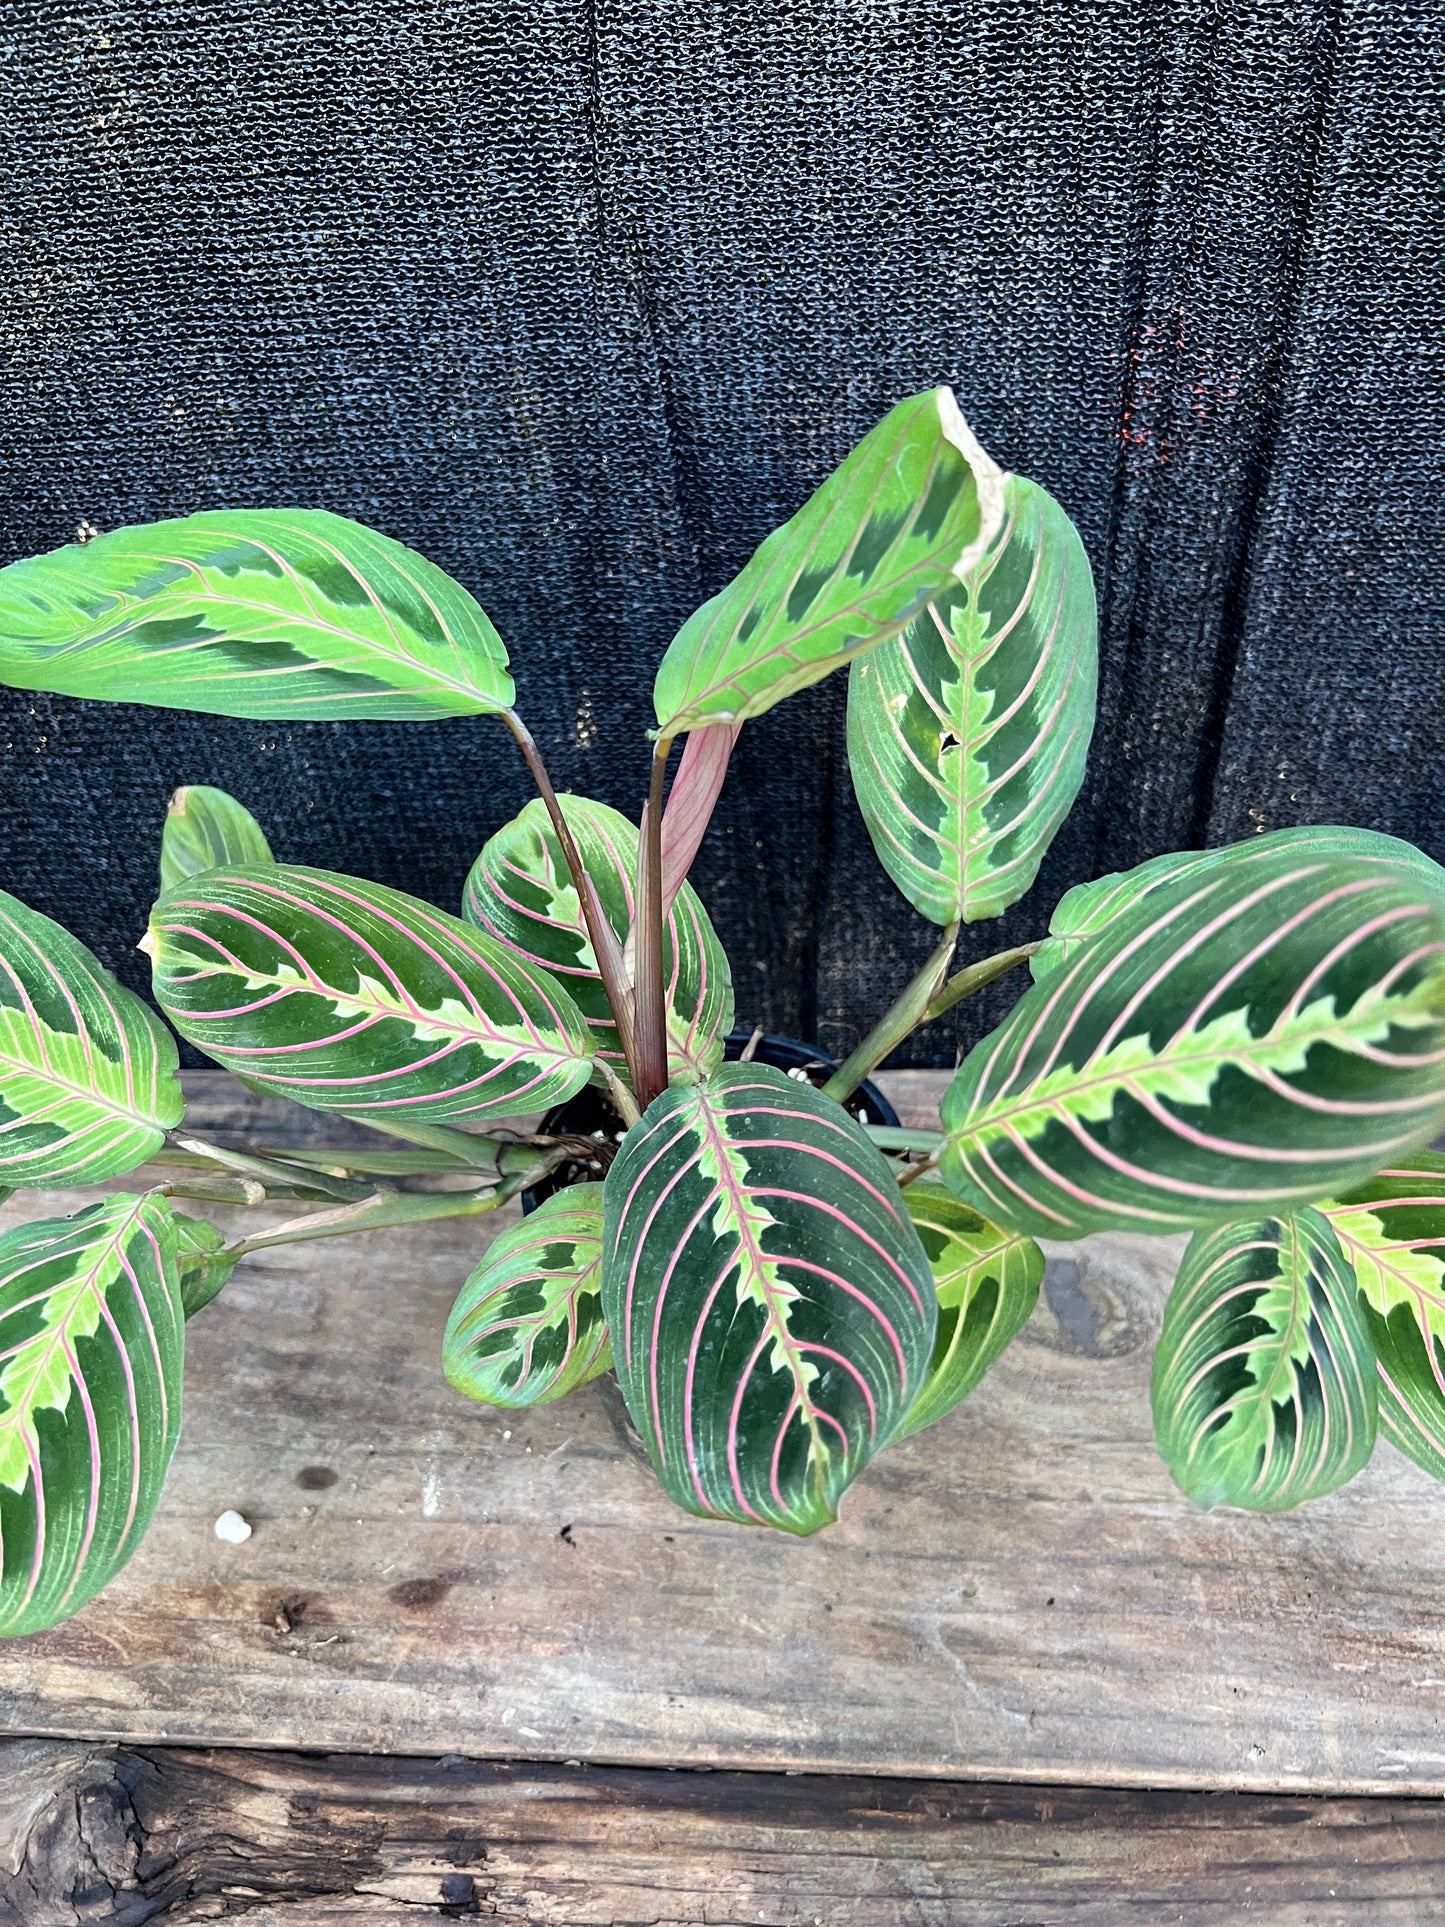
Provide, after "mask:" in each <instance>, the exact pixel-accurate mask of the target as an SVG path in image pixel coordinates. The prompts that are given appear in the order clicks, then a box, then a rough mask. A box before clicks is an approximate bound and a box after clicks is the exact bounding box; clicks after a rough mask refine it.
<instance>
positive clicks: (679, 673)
mask: <svg viewBox="0 0 1445 1927" xmlns="http://www.w3.org/2000/svg"><path fill="white" fill-rule="evenodd" d="M1002 499H1003V474H1002V471H1001V470H999V469H998V468H997V467H996V466H995V465H994V463H993V462H991V461H990V460H989V458H988V456H987V455H985V453H984V452H983V450H982V449H981V448H980V447H979V445H978V443H977V442H976V441H975V440H974V437H973V435H972V434H971V433H970V431H969V429H968V427H967V425H966V424H965V422H964V420H963V417H962V416H961V415H960V414H959V412H958V404H957V402H955V400H954V398H953V391H952V390H951V389H949V388H933V389H929V390H928V391H927V392H926V393H924V394H922V395H914V396H912V397H911V398H910V399H909V400H908V401H905V402H900V403H899V404H898V406H897V407H896V408H894V409H892V410H891V411H890V412H889V413H888V414H887V415H885V416H884V418H883V420H882V421H881V422H879V424H878V426H877V427H876V428H875V429H874V430H873V431H872V433H871V434H869V435H867V436H865V437H864V439H863V440H862V441H861V442H860V443H859V444H858V446H857V447H856V448H855V449H854V450H853V452H852V454H851V455H849V456H848V458H847V460H846V461H845V462H844V463H843V464H842V466H841V467H840V468H838V469H836V470H835V471H834V473H833V474H832V475H830V476H829V478H828V480H827V481H826V482H824V484H823V486H822V487H821V488H820V489H819V490H818V491H817V492H816V494H814V495H813V496H812V497H811V498H810V499H809V500H808V501H807V502H805V503H804V505H803V507H802V508H801V509H799V511H798V513H797V514H796V515H795V516H794V517H793V518H792V520H791V521H790V522H786V523H785V524H784V525H783V527H782V528H780V529H776V530H774V532H773V533H772V534H771V535H770V536H769V537H768V539H767V540H766V541H765V542H764V543H763V544H762V546H761V548H759V549H758V551H757V553H756V554H755V555H754V556H753V559H752V560H751V562H749V563H748V565H747V566H746V568H745V569H744V570H743V572H742V574H741V575H739V576H737V577H735V578H734V580H733V581H732V582H731V583H729V585H728V586H727V588H726V589H724V590H723V591H722V593H721V595H716V596H714V597H713V598H712V600H711V601H710V602H705V603H704V604H703V606H702V607H701V608H700V609H699V610H698V611H697V612H696V614H695V615H693V616H690V617H689V619H688V620H687V621H686V622H685V623H684V624H683V626H682V628H681V629H680V630H679V631H678V633H677V635H676V636H675V637H674V638H673V641H672V644H671V646H670V647H669V649H668V651H667V654H666V655H665V656H664V657H663V659H662V665H661V667H660V668H659V670H658V672H657V683H656V686H655V689H654V692H653V699H654V702H655V704H656V707H657V720H658V723H659V725H660V726H661V727H660V733H661V734H662V735H664V736H675V735H677V734H678V732H679V731H681V730H690V729H700V728H702V727H704V726H705V725H707V724H708V723H742V722H746V721H747V719H748V718H749V717H750V716H761V715H762V714H763V712H764V711H765V710H768V709H771V708H772V706H773V704H774V703H778V702H781V701H782V700H783V698H784V697H785V696H791V695H792V694H793V692H794V691H795V690H798V689H806V688H807V686H808V685H809V683H814V682H817V681H819V680H820V678H822V677H823V676H826V675H828V674H829V673H830V672H831V671H832V670H834V669H838V668H840V667H841V666H842V665H843V664H844V663H845V662H849V661H851V660H852V658H853V657H854V656H858V655H861V654H862V653H863V651H864V650H865V649H872V648H874V647H875V646H876V645H877V644H878V643H880V642H885V641H887V639H888V637H889V636H892V635H896V634H897V633H898V631H899V630H900V629H901V628H903V627H904V625H905V624H906V623H908V622H911V621H912V619H913V618H914V616H916V615H917V614H918V612H919V610H920V609H922V607H923V606H924V604H925V603H926V602H928V601H929V600H930V598H932V597H933V596H936V595H937V594H938V593H939V591H940V590H942V589H944V588H946V587H947V586H948V585H949V584H950V583H951V582H953V581H954V580H955V579H956V578H959V577H961V576H962V575H963V574H964V572H965V571H966V570H967V569H968V568H969V567H970V566H971V565H972V563H973V562H974V561H975V560H976V559H977V557H978V556H980V555H982V554H983V552H984V550H985V549H986V548H987V547H988V545H989V543H990V542H992V540H993V539H994V536H995V535H996V533H997V531H998V528H999V525H1000V522H1001V521H1002V513H1003V511H1002Z"/></svg>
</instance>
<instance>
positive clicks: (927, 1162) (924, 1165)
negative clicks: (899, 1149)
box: [898, 1157, 939, 1191]
mask: <svg viewBox="0 0 1445 1927" xmlns="http://www.w3.org/2000/svg"><path fill="white" fill-rule="evenodd" d="M938 1162H939V1161H938V1158H936V1157H929V1158H924V1159H923V1160H922V1161H921V1162H920V1163H918V1164H910V1165H909V1167H908V1169H907V1170H906V1171H900V1172H899V1174H898V1189H899V1190H900V1191H903V1190H906V1189H907V1187H908V1186H909V1185H910V1184H912V1183H913V1181H914V1179H915V1178H921V1177H924V1176H926V1175H927V1173H928V1172H930V1171H936V1170H937V1169H938Z"/></svg>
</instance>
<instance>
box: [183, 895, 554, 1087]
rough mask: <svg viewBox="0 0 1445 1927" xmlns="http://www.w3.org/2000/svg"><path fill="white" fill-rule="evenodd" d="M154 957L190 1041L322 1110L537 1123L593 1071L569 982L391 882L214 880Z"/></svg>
mask: <svg viewBox="0 0 1445 1927" xmlns="http://www.w3.org/2000/svg"><path fill="white" fill-rule="evenodd" d="M145 947H146V948H147V949H148V950H149V952H150V956H151V962H152V968H153V972H154V983H155V993H156V1000H157V1002H158V1003H159V1004H160V1006H161V1008H162V1009H163V1010H164V1011H165V1012H166V1014H167V1016H168V1017H169V1018H170V1019H171V1021H172V1023H173V1024H174V1025H175V1026H176V1029H177V1030H179V1031H180V1033H181V1035H182V1036H183V1037H186V1038H188V1039H189V1040H190V1042H191V1043H193V1044H195V1045H197V1046H198V1047H199V1048H200V1049H201V1050H203V1051H206V1052H207V1053H208V1054H209V1055H210V1056H212V1057H214V1058H215V1059H216V1061H217V1062H218V1063H220V1064H223V1065H224V1066H225V1067H226V1069H227V1070H230V1071H235V1072H237V1073H238V1074H239V1075H243V1076H245V1077H246V1078H247V1079H248V1080H249V1081H250V1082H251V1083H252V1084H253V1085H254V1086H255V1087H256V1088H257V1089H260V1090H265V1091H270V1092H273V1093H275V1094H278V1095H280V1096H282V1097H289V1098H292V1099H294V1100H295V1102H296V1103H298V1104H306V1105H309V1106H311V1107H312V1108H313V1109H315V1110H320V1111H349V1112H352V1113H353V1114H355V1115H358V1116H362V1117H365V1116H369V1115H371V1114H373V1113H374V1114H376V1115H378V1116H382V1115H385V1114H388V1113H394V1114H396V1115H397V1116H399V1117H402V1118H406V1119H408V1120H410V1119H416V1118H423V1119H425V1118H466V1117H493V1116H498V1115H501V1114H504V1113H508V1112H517V1111H540V1110H545V1109H546V1108H547V1106H548V1105H549V1104H556V1103H559V1102H560V1101H561V1100H562V1099H563V1098H565V1097H570V1096H571V1094H572V1093H573V1091H576V1090H578V1089H580V1088H581V1086H582V1085H583V1084H585V1083H586V1082H587V1078H588V1074H589V1072H590V1070H591V1067H592V1045H591V1042H590V1040H589V1038H588V1035H587V1026H586V1024H585V1023H584V1022H583V1019H582V1014H581V1012H580V1011H579V1010H578V1009H577V1006H576V1005H575V1004H574V1003H573V1002H572V999H571V998H570V997H569V996H568V995H567V993H566V991H565V990H563V989H562V987H561V986H560V985H559V984H558V983H556V982H555V981H554V980H553V979H551V978H550V977H547V976H546V975H545V974H544V973H543V972H541V971H538V970H534V969H532V968H530V967H529V966H528V965H526V964H525V963H523V962H522V960H521V959H520V958H519V957H517V956H516V955H514V954H513V952H512V951H510V950H508V949H506V948H505V947H504V946H503V945H501V944H499V943H497V942H496V941H495V939H494V938H492V937H489V936H488V935H486V933H485V932H483V931H480V930H473V929H471V928H470V927H469V926H468V925H466V924H465V923H463V922H462V921H461V920H460V918H457V917H449V916H447V915H446V913H445V912H444V911H441V910H434V909H433V908H432V907H431V905H430V904H428V903H422V902H419V901H418V899H417V898H415V897H409V896H404V895H403V894H402V892H401V891H400V890H389V889H387V888H385V887H384V886H383V885H382V884H379V883H364V882H361V881H359V880H358V879H357V878H355V877H346V876H334V875H332V874H331V873H330V872H329V871H326V870H308V869H302V868H298V867H296V866H294V865H290V864H279V863H278V864H271V865H258V866H254V867H251V868H243V869H239V870H210V871H208V872H207V873H206V874H205V875H204V876H200V877H193V878H191V879H190V880H189V881H188V882H186V883H182V884H178V885H177V886H176V888H175V889H173V890H167V891H166V893H165V894H164V896H162V897H161V899H160V900H159V902H158V903H157V904H156V906H155V908H154V909H153V910H152V912H151V926H150V931H149V933H148V935H147V937H146V943H145Z"/></svg>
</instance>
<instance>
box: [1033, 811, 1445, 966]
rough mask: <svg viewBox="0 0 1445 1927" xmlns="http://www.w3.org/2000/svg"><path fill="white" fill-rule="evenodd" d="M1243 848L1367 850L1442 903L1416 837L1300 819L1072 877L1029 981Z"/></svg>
mask: <svg viewBox="0 0 1445 1927" xmlns="http://www.w3.org/2000/svg"><path fill="white" fill-rule="evenodd" d="M1242 849H1248V850H1253V851H1256V852H1260V851H1265V850H1272V851H1280V852H1286V851H1289V852H1293V853H1294V854H1296V855H1300V856H1306V857H1312V856H1319V855H1325V856H1330V857H1341V856H1358V857H1364V858H1366V859H1367V860H1368V861H1369V862H1371V863H1373V864H1375V865H1376V866H1377V867H1378V868H1380V869H1382V870H1391V869H1393V870H1395V871H1397V872H1399V873H1401V874H1402V875H1403V876H1408V877H1409V878H1410V879H1411V880H1412V881H1413V883H1414V886H1415V887H1416V888H1417V889H1422V890H1426V891H1429V892H1430V893H1431V894H1432V895H1433V896H1434V897H1435V898H1436V899H1437V900H1439V901H1440V902H1442V903H1445V870H1442V869H1441V867H1440V865H1439V864H1438V863H1435V862H1433V861H1432V860H1431V859H1430V858H1429V857H1428V856H1426V855H1425V853H1424V851H1423V850H1417V849H1416V848H1415V845H1414V844H1413V843H1405V842H1402V840H1401V839H1400V838H1399V837H1398V836H1383V835H1382V834H1381V833H1380V832H1379V831H1378V830H1357V829H1352V828H1349V827H1345V826H1341V825H1339V824H1319V823H1310V824H1305V825H1304V826H1303V827H1302V828H1299V829H1292V830H1270V831H1268V832H1267V833H1266V834H1265V835H1263V836H1256V837H1251V838H1250V840H1249V841H1248V842H1247V843H1226V844H1224V845H1222V846H1221V847H1220V848H1218V849H1213V850H1173V851H1170V852H1169V854H1168V855H1166V856H1156V857H1151V858H1150V860H1149V861H1148V862H1147V863H1141V864H1139V865H1138V866H1137V867H1136V868H1135V869H1132V870H1120V871H1116V872H1115V873H1114V874H1113V875H1111V876H1106V877H1099V878H1098V879H1097V881H1095V882H1093V883H1079V884H1075V886H1074V888H1073V889H1072V890H1067V891H1065V893H1064V895H1063V896H1061V897H1060V898H1059V901H1058V904H1057V906H1056V908H1055V910H1054V914H1053V916H1052V917H1051V918H1050V919H1049V934H1048V938H1047V939H1046V941H1045V942H1044V943H1042V944H1041V945H1040V946H1039V948H1038V949H1037V950H1036V951H1035V952H1034V954H1033V956H1032V958H1031V959H1030V960H1029V971H1030V974H1031V975H1032V977H1033V979H1034V982H1035V983H1037V982H1039V981H1040V980H1041V979H1042V978H1044V977H1047V976H1048V975H1049V974H1050V972H1051V971H1053V970H1054V969H1056V968H1057V966H1058V965H1059V964H1061V963H1063V962H1065V961H1067V960H1068V959H1069V958H1070V957H1073V956H1075V955H1076V954H1077V952H1078V950H1079V948H1080V946H1081V944H1082V943H1083V941H1084V939H1085V938H1086V937H1092V936H1094V935H1095V934H1096V933H1097V932H1098V931H1100V930H1102V929H1104V927H1105V926H1106V925H1107V924H1110V923H1112V922H1113V921H1114V919H1115V917H1117V916H1119V915H1120V914H1121V913H1122V912H1123V911H1125V910H1128V909H1130V908H1132V906H1133V905H1134V904H1136V903H1137V902H1138V901H1139V900H1140V898H1141V897H1143V896H1146V895H1147V894H1148V892H1149V891H1151V890H1153V889H1155V888H1156V887H1157V886H1158V885H1160V884H1164V883H1171V882H1173V881H1174V879H1175V878H1177V877H1184V876H1189V877H1198V876H1205V875H1208V873H1209V872H1210V871H1211V870H1214V869H1217V868H1218V867H1219V866H1220V865H1221V864H1224V865H1228V864H1231V863H1233V862H1234V861H1235V859H1236V856H1237V854H1238V852H1239V851H1240V850H1242Z"/></svg>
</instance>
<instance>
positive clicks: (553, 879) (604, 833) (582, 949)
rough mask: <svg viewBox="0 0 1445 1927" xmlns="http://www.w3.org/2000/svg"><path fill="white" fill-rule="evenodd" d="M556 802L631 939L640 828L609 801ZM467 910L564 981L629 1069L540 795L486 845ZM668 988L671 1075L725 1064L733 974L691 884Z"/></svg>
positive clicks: (610, 1051) (603, 1050)
mask: <svg viewBox="0 0 1445 1927" xmlns="http://www.w3.org/2000/svg"><path fill="white" fill-rule="evenodd" d="M558 801H559V802H560V804H561V805H562V814H563V815H564V816H565V818H566V819H567V824H568V827H569V828H570V829H571V831H572V834H573V835H574V836H575V838H576V839H577V848H578V850H579V852H580V853H581V857H582V862H583V865H584V867H585V868H586V870H587V873H588V875H589V876H590V877H591V878H592V880H593V882H594V883H595V884H596V885H597V894H598V896H599V897H600V898H601V899H602V907H603V910H604V911H605V912H606V914H607V918H608V921H609V922H610V923H611V925H612V928H613V929H614V930H615V931H616V932H617V937H618V941H619V942H621V943H626V941H627V934H628V931H629V930H630V929H631V927H632V911H633V890H634V883H635V879H636V876H637V830H636V828H635V827H634V826H633V825H632V824H631V823H629V822H628V820H627V818H626V817H625V816H620V815H619V814H618V812H617V811H616V810H611V809H608V807H607V805H606V804H605V803H593V802H590V801H588V799H587V798H586V797H582V796H562V797H559V798H558ZM462 915H463V916H464V917H465V918H466V920H467V922H468V923H471V924H474V925H475V926H476V927H477V928H478V929H479V930H485V931H487V932H488V933H489V934H490V935H491V936H493V937H495V938H496V940H497V941H498V942H499V943H502V944H505V945H506V946H507V947H508V949H510V950H514V951H515V952H516V953H517V954H518V956H520V957H522V958H523V959H525V960H526V961H527V962H528V963H529V964H531V965H534V966H540V967H541V968H542V969H544V970H546V971H549V972H550V973H551V974H552V975H553V976H554V977H556V978H558V979H559V980H560V981H561V982H562V983H563V984H565V985H566V987H567V989H568V990H569V991H570V992H571V994H572V996H573V998H574V999H575V1000H576V1003H577V1007H578V1009H579V1010H581V1012H582V1014H583V1016H584V1017H585V1018H586V1020H587V1028H588V1030H589V1032H590V1034H591V1036H592V1040H593V1042H594V1044H595V1045H596V1048H597V1054H598V1056H599V1057H601V1058H605V1059H606V1061H607V1062H608V1063H609V1064H611V1066H612V1068H613V1069H614V1070H615V1071H617V1072H619V1073H620V1074H621V1075H622V1076H623V1077H625V1076H626V1074H627V1064H626V1060H625V1058H624V1056H623V1052H622V1045H621V1043H620V1041H619V1039H618V1036H617V1027H616V1025H615V1024H614V1023H613V1022H612V1015H611V1009H610V1006H609V1005H608V1002H607V995H606V992H605V991H604V990H603V988H602V979H601V977H600V976H599V975H598V973H597V960H596V958H595V957H594V956H593V954H592V946H591V944H590V943H589V942H588V940H587V926H586V922H585V920H584V918H583V915H582V906H581V903H580V902H579V900H578V896H577V891H576V888H575V886H574V885H573V882H572V878H571V876H570V874H569V873H568V869H567V865H566V862H565V861H564V859H563V856H562V850H561V846H560V845H559V844H558V841H557V834H556V832H555V830H554V829H553V828H552V824H551V820H550V818H549V817H548V815H547V811H546V807H545V805H544V804H543V803H542V800H541V798H540V797H539V798H536V799H535V800H534V801H533V802H531V803H529V804H528V805H527V807H526V809H524V810H523V811H522V813H521V815H520V816H516V817H513V819H512V821H511V822H510V823H508V824H506V825H504V826H503V828H502V829H500V830H498V832H497V834H496V835H495V836H494V837H492V838H490V840H489V841H488V842H487V844H486V845H485V847H484V848H483V850H482V853H481V855H480V856H479V857H478V858H477V860H476V862H475V863H474V864H473V865H472V871H471V875H470V876H469V877H468V878H467V886H466V892H465V895H464V897H463V902H462ZM663 988H664V991H665V994H666V998H667V1028H668V1047H669V1048H668V1063H669V1070H670V1072H671V1074H672V1075H673V1076H682V1077H696V1076H698V1075H699V1074H701V1073H703V1072H706V1071H709V1070H711V1069H713V1068H714V1066H716V1065H717V1064H719V1063H721V1061H722V1054H723V1040H724V1038H725V1037H726V1036H727V1033H728V1032H729V1031H730V1030H731V1029H732V1023H733V986H732V975H731V973H730V971H729V970H728V960H727V956H726V954H725V952H724V950H723V947H722V945H721V944H720V943H719V942H718V940H717V935H716V933H715V932H714V930H713V927H712V924H711V922H710V921H709V920H708V914H707V912H706V910H704V909H703V907H702V904H701V903H700V902H699V900H698V896H697V892H696V891H695V890H693V889H692V888H691V886H690V885H688V884H686V883H684V884H683V886H682V888H681V889H680V891H679V892H678V895H677V899H676V901H675V902H674V904H673V906H672V909H671V911H670V912H669V914H668V919H667V927H666V933H665V939H664V946H663Z"/></svg>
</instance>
